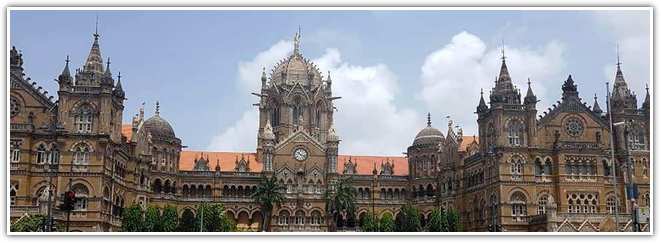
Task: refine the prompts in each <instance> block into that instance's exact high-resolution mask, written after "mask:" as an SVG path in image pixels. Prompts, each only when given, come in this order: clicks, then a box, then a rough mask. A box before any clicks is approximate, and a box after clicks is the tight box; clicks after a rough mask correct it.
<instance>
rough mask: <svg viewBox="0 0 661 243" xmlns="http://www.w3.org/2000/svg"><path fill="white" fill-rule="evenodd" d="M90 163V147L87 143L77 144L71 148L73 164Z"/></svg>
mask: <svg viewBox="0 0 661 243" xmlns="http://www.w3.org/2000/svg"><path fill="white" fill-rule="evenodd" d="M89 163H90V148H89V146H87V144H84V143H82V144H79V145H78V146H76V147H75V148H74V149H73V164H74V166H77V167H80V166H86V165H89Z"/></svg>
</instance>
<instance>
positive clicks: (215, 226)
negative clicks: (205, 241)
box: [196, 203, 236, 232]
mask: <svg viewBox="0 0 661 243" xmlns="http://www.w3.org/2000/svg"><path fill="white" fill-rule="evenodd" d="M197 212H198V213H197V218H196V221H198V222H202V231H204V232H230V231H236V224H235V223H234V221H232V219H230V218H229V217H227V215H225V207H224V206H223V204H221V203H215V204H207V203H202V204H200V205H199V206H198V208H197ZM198 227H199V225H198Z"/></svg>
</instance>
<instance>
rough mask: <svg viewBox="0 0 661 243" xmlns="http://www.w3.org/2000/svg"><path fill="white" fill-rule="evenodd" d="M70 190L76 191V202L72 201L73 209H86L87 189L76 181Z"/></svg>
mask: <svg viewBox="0 0 661 243" xmlns="http://www.w3.org/2000/svg"><path fill="white" fill-rule="evenodd" d="M71 190H72V191H74V192H75V193H76V202H75V203H74V206H73V209H74V210H76V211H85V210H87V197H88V196H89V190H88V189H87V187H86V186H85V185H83V184H80V183H78V184H75V185H73V186H72V187H71Z"/></svg>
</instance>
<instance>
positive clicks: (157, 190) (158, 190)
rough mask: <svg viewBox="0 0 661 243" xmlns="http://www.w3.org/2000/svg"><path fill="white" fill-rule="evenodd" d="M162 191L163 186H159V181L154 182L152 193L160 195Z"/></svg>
mask: <svg viewBox="0 0 661 243" xmlns="http://www.w3.org/2000/svg"><path fill="white" fill-rule="evenodd" d="M162 190H163V185H162V184H161V179H156V180H154V185H153V186H152V191H153V192H155V193H161V191H162Z"/></svg>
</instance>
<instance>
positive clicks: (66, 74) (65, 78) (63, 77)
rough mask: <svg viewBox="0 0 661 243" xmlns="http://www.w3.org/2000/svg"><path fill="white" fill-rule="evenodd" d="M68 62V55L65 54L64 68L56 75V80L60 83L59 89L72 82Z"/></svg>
mask: <svg viewBox="0 0 661 243" xmlns="http://www.w3.org/2000/svg"><path fill="white" fill-rule="evenodd" d="M69 62H70V60H69V55H67V59H66V60H64V69H63V70H62V73H61V74H60V76H58V77H57V82H58V83H59V84H60V89H63V88H66V87H68V86H70V85H71V84H72V82H73V78H72V77H71V71H69Z"/></svg>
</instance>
